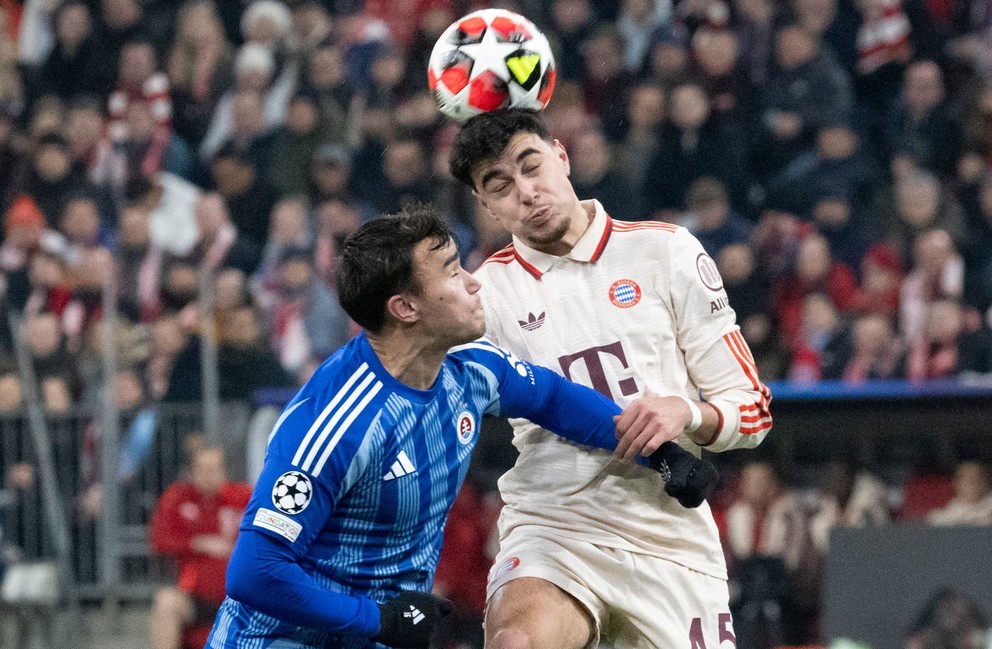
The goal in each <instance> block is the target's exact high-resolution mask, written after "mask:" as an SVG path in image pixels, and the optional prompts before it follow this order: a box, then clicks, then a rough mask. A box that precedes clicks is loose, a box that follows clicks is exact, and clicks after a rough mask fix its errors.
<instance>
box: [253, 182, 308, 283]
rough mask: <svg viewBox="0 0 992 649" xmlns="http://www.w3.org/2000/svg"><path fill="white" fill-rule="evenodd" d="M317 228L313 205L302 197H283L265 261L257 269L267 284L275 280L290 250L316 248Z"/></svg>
mask: <svg viewBox="0 0 992 649" xmlns="http://www.w3.org/2000/svg"><path fill="white" fill-rule="evenodd" d="M313 241H314V233H313V228H312V226H311V224H310V214H309V205H308V204H307V201H306V200H305V199H304V198H302V197H298V196H288V197H286V198H283V199H282V200H280V201H279V202H278V203H276V205H275V207H273V208H272V215H271V217H270V219H269V238H268V239H267V240H266V242H265V246H264V247H263V248H262V257H261V261H260V263H259V265H258V268H257V269H256V275H257V277H258V280H259V281H260V282H261V283H262V284H263V285H269V284H272V283H274V281H275V275H276V273H275V267H276V264H277V263H278V261H279V259H280V258H281V257H282V254H283V252H284V251H285V250H286V249H288V248H306V247H312V246H313Z"/></svg>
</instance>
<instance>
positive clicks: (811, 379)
mask: <svg viewBox="0 0 992 649" xmlns="http://www.w3.org/2000/svg"><path fill="white" fill-rule="evenodd" d="M801 318H802V320H801V321H800V323H799V331H798V336H797V337H796V338H795V339H794V342H793V347H792V365H791V366H790V367H789V380H790V381H793V382H795V383H815V382H817V381H819V380H820V379H823V378H827V377H826V376H824V368H825V367H829V366H831V365H833V364H834V363H836V362H837V354H838V353H839V351H840V349H839V348H840V346H841V343H842V342H843V336H842V333H843V332H842V329H841V319H840V316H839V314H838V313H837V307H836V306H834V304H833V302H831V300H830V298H829V297H828V296H827V295H825V294H823V293H818V292H815V293H808V294H807V295H806V296H805V297H804V298H803V304H802V315H801Z"/></svg>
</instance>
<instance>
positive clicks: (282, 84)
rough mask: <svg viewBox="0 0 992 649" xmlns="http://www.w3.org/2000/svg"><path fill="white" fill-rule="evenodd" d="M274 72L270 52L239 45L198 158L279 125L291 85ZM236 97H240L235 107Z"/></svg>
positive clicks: (209, 156) (288, 79) (249, 45)
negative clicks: (231, 73)
mask: <svg viewBox="0 0 992 649" xmlns="http://www.w3.org/2000/svg"><path fill="white" fill-rule="evenodd" d="M262 1H263V2H264V1H265V0H262ZM258 4H262V2H259V3H258ZM269 4H273V5H274V4H276V3H275V2H272V3H269ZM276 72H277V70H276V59H275V55H274V54H273V53H272V51H271V50H270V49H268V48H266V47H265V46H263V45H259V44H258V43H246V44H245V45H242V46H241V49H239V50H238V52H237V54H236V55H235V58H234V86H233V88H231V89H230V90H229V91H228V92H226V93H225V94H224V95H223V96H222V97H221V98H220V100H219V101H218V103H217V108H216V109H215V110H214V113H213V119H212V120H211V121H210V126H209V127H208V128H207V132H206V134H205V135H204V137H203V141H202V143H201V144H200V158H201V159H203V160H209V159H210V158H211V157H212V156H213V155H214V153H215V152H216V151H217V149H219V148H220V147H221V146H222V145H223V144H224V142H226V141H227V140H228V139H230V138H231V137H234V138H236V139H245V135H249V136H250V137H252V138H255V139H258V137H259V136H260V135H262V133H263V132H265V131H268V130H271V129H273V128H276V127H278V126H279V125H280V124H282V122H283V119H284V118H285V115H286V107H287V105H288V103H289V99H290V97H291V96H292V93H293V89H294V87H295V83H294V79H292V78H291V77H286V76H285V74H284V76H283V77H281V78H275V76H274V75H275V74H276ZM237 97H241V99H240V103H238V104H236V103H235V98H237ZM252 97H254V99H249V98H252ZM249 101H250V102H251V103H250V104H249V103H248V102H249ZM242 113H246V114H242ZM262 162H265V161H264V160H263V161H262Z"/></svg>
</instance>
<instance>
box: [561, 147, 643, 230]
mask: <svg viewBox="0 0 992 649" xmlns="http://www.w3.org/2000/svg"><path fill="white" fill-rule="evenodd" d="M571 151H572V154H573V155H571V156H569V160H570V162H571V172H572V173H571V179H572V187H573V188H574V189H575V195H576V196H578V197H579V198H580V199H586V198H594V197H595V198H597V199H599V201H600V202H601V203H602V204H603V207H604V208H605V209H606V212H607V213H608V214H610V215H615V216H616V218H618V219H621V220H625V221H628V220H631V219H632V218H636V215H637V214H639V213H640V207H639V206H638V205H637V203H636V195H635V192H634V191H633V189H632V188H631V186H630V185H628V183H627V179H626V178H625V177H623V176H622V175H620V174H619V173H618V172H616V171H614V168H613V165H612V160H611V152H610V146H609V143H608V142H607V141H606V137H605V136H604V135H603V132H602V131H601V130H600V129H598V128H590V129H588V130H586V131H583V132H582V133H579V134H578V136H577V137H576V138H575V140H574V141H573V142H572V148H571Z"/></svg>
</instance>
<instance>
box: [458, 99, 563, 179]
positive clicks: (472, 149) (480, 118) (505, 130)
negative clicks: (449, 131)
mask: <svg viewBox="0 0 992 649" xmlns="http://www.w3.org/2000/svg"><path fill="white" fill-rule="evenodd" d="M517 133H533V134H534V135H537V136H538V137H540V138H541V139H542V140H549V141H550V139H551V135H550V134H549V133H548V127H547V126H545V124H544V120H542V119H541V117H540V116H539V115H538V114H537V113H536V112H534V111H532V110H524V109H521V108H502V109H500V110H494V111H492V112H489V113H482V114H480V115H476V116H475V117H473V118H472V119H470V120H468V121H467V122H465V125H464V126H463V127H462V129H461V130H460V131H459V132H458V136H457V137H456V138H455V143H454V145H453V146H452V149H451V162H450V169H451V175H452V176H454V177H455V178H457V179H458V180H459V181H461V182H462V183H464V184H465V185H468V186H469V187H474V186H475V185H474V184H473V182H472V171H473V170H474V169H475V168H476V167H478V166H479V165H480V164H482V163H484V162H488V161H490V160H495V159H496V158H498V157H500V156H501V155H503V151H504V150H505V149H506V147H507V145H508V144H509V143H510V140H511V139H513V136H514V135H516V134H517Z"/></svg>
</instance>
